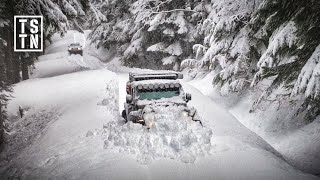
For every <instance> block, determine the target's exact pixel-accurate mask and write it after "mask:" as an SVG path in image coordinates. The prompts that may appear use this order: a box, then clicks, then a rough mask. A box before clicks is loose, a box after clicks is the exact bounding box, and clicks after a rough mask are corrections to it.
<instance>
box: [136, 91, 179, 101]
mask: <svg viewBox="0 0 320 180" xmlns="http://www.w3.org/2000/svg"><path fill="white" fill-rule="evenodd" d="M179 94H180V92H179V89H172V90H167V89H164V90H158V91H138V97H139V100H144V99H147V100H152V99H155V100H157V99H161V98H172V97H175V96H179Z"/></svg>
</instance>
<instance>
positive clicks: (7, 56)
mask: <svg viewBox="0 0 320 180" xmlns="http://www.w3.org/2000/svg"><path fill="white" fill-rule="evenodd" d="M7 36H8V40H7V51H6V54H5V60H6V61H5V63H6V67H7V72H6V75H7V80H8V81H9V82H10V84H12V83H15V80H14V69H13V63H12V60H13V55H12V53H13V51H12V48H13V46H12V38H13V36H12V32H11V31H10V30H9V29H8V30H7Z"/></svg>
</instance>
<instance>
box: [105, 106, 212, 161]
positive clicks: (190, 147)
mask: <svg viewBox="0 0 320 180" xmlns="http://www.w3.org/2000/svg"><path fill="white" fill-rule="evenodd" d="M152 109H153V110H154V117H155V118H154V119H155V121H154V123H153V126H152V128H150V129H148V128H147V127H146V126H142V125H141V124H135V123H132V122H128V123H126V124H124V125H123V124H121V123H119V122H116V121H112V122H109V123H107V124H105V125H104V132H103V136H104V139H105V140H104V147H105V148H106V149H114V150H116V151H119V152H121V153H123V152H125V153H126V154H128V153H129V154H132V155H134V156H136V159H137V161H138V162H140V163H141V164H149V163H151V162H152V161H153V160H158V159H161V158H168V159H177V160H178V161H181V162H184V163H193V162H195V160H196V159H197V157H203V156H205V155H209V154H210V150H211V149H212V143H211V138H212V130H211V129H209V128H207V127H202V126H201V125H200V123H199V122H194V121H192V120H191V119H188V118H187V117H183V115H182V114H181V112H182V111H183V110H184V109H185V107H184V106H176V105H168V106H167V107H165V106H153V107H152Z"/></svg>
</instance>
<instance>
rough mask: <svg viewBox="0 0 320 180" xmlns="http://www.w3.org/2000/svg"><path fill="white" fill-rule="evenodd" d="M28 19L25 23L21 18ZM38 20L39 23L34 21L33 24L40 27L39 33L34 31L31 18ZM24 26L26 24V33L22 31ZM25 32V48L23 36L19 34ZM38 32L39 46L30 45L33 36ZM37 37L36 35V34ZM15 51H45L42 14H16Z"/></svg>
mask: <svg viewBox="0 0 320 180" xmlns="http://www.w3.org/2000/svg"><path fill="white" fill-rule="evenodd" d="M22 19H23V20H26V22H25V23H24V24H22V23H21V22H19V20H22ZM33 19H35V20H37V22H38V24H35V23H33V26H37V27H38V32H37V33H32V32H31V29H33V30H36V29H34V27H32V26H31V24H30V23H31V20H33ZM22 26H24V33H23V32H22V28H23V27H22ZM21 34H24V35H26V36H27V37H25V38H24V43H23V44H24V48H23V47H22V38H21V37H19V35H21ZM35 34H38V38H36V39H37V42H38V47H37V48H36V47H33V48H31V47H30V41H31V36H34V35H35ZM34 37H35V36H34ZM14 43H15V44H14V51H16V52H42V51H43V17H42V16H14Z"/></svg>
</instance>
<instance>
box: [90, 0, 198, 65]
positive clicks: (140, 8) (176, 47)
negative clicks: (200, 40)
mask: <svg viewBox="0 0 320 180" xmlns="http://www.w3.org/2000/svg"><path fill="white" fill-rule="evenodd" d="M112 2H113V1H108V2H107V3H109V4H110V3H112ZM117 2H118V3H117V4H116V6H117V7H118V9H122V12H123V14H122V15H121V16H119V17H118V18H117V19H108V18H107V22H105V23H102V24H100V25H98V26H97V27H96V28H95V30H94V31H93V32H92V34H91V35H90V37H91V40H92V42H94V43H96V44H97V46H98V47H100V46H101V45H102V46H104V47H107V48H109V47H111V46H116V47H117V50H118V55H119V56H120V57H121V59H122V61H123V62H124V64H126V65H133V66H134V65H135V66H136V65H140V66H143V67H150V68H160V69H161V68H173V67H175V68H176V69H180V68H179V66H180V63H181V60H182V59H184V58H186V57H188V56H189V55H190V54H191V51H192V44H193V43H195V42H196V41H197V32H196V29H195V26H196V24H197V22H198V21H199V20H200V19H201V17H202V14H201V13H200V12H201V11H202V9H201V8H199V7H197V5H199V4H201V3H200V2H197V1H179V2H177V1H173V0H167V1H160V0H147V1H145V0H136V1H131V3H129V2H127V1H125V2H122V1H120V0H118V1H117ZM120 2H122V3H120ZM109 6H110V5H109ZM192 8H194V9H192ZM116 9H117V8H112V9H111V8H110V9H109V10H106V9H102V8H101V12H103V13H105V15H106V16H107V17H108V16H112V15H113V14H114V13H116V12H115V11H116ZM101 26H102V27H101ZM105 26H113V28H105ZM102 29H103V30H105V31H102ZM111 35H112V37H114V36H116V37H120V38H119V39H113V40H112V41H111V40H110V39H109V38H107V36H111ZM100 37H102V38H100ZM121 37H123V38H121ZM99 39H102V40H99ZM138 44H139V45H138Z"/></svg>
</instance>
